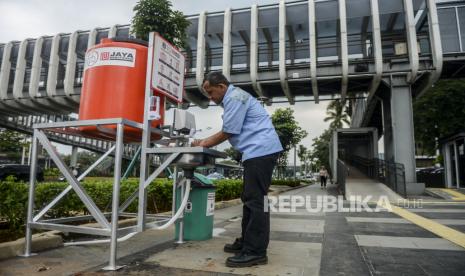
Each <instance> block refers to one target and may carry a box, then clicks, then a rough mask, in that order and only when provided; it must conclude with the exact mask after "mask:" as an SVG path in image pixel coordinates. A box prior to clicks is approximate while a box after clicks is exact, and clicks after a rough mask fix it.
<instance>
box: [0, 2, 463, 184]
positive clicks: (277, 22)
mask: <svg viewBox="0 0 465 276" xmlns="http://www.w3.org/2000/svg"><path fill="white" fill-rule="evenodd" d="M188 19H189V21H190V22H191V25H190V26H189V28H188V46H187V47H186V49H183V51H184V53H185V56H186V59H187V62H186V64H187V75H186V81H185V93H184V98H185V100H186V102H187V103H192V104H196V105H198V106H201V107H207V106H208V103H209V101H208V99H207V97H206V95H205V92H204V91H202V90H201V89H199V87H200V85H201V82H202V80H203V77H204V75H205V73H208V72H209V71H214V70H221V71H222V72H223V73H224V74H225V75H226V76H227V77H229V78H230V80H231V81H232V83H234V84H235V85H237V86H240V87H242V88H244V89H245V90H247V91H249V92H251V93H252V94H253V95H254V96H255V97H260V98H261V99H262V100H263V101H265V102H267V103H268V104H272V102H273V101H276V100H275V99H276V98H284V99H285V100H286V101H288V102H289V103H290V104H294V103H295V102H296V101H299V100H301V99H306V100H314V101H315V102H318V101H319V100H321V99H325V98H332V97H335V98H342V99H350V100H351V105H352V108H353V115H352V127H376V128H378V133H379V135H380V136H381V135H383V136H384V141H385V154H386V158H387V159H390V160H392V161H394V162H397V163H403V164H405V169H406V180H407V182H409V183H410V182H412V183H413V182H415V164H414V163H415V153H414V148H415V146H414V140H413V116H412V100H414V99H415V98H416V97H419V96H421V95H422V94H423V93H424V92H425V91H426V90H427V89H428V88H430V87H431V86H432V85H433V84H434V82H435V81H437V80H438V79H439V78H455V77H463V76H465V70H463V69H464V68H465V49H464V47H465V46H464V43H465V1H450V0H321V1H317V0H309V1H294V2H285V1H283V0H281V1H279V3H277V4H272V5H265V6H257V5H253V6H251V7H250V8H243V9H226V10H225V11H220V12H202V13H200V14H198V15H192V16H188ZM129 30H130V26H129V25H115V26H112V27H108V28H95V29H93V30H87V31H80V30H77V31H75V32H73V33H70V34H64V33H60V34H56V35H54V36H43V37H39V38H28V39H24V40H23V41H11V42H6V43H4V44H0V64H1V65H0V116H5V117H11V116H20V115H36V116H41V115H44V114H69V113H72V112H77V110H78V107H79V100H80V88H81V84H82V77H83V68H84V56H85V52H86V50H87V49H88V48H89V47H92V46H93V45H95V44H98V43H99V42H100V41H101V39H102V38H106V37H110V38H113V37H123V38H124V37H128V36H129V35H130V31H129ZM10 121H11V120H10Z"/></svg>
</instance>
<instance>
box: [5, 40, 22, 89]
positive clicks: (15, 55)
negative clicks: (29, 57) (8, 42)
mask: <svg viewBox="0 0 465 276" xmlns="http://www.w3.org/2000/svg"><path fill="white" fill-rule="evenodd" d="M18 52H19V43H15V44H13V47H12V49H11V55H10V63H11V67H10V76H9V79H8V90H7V93H8V94H9V93H13V85H14V81H15V73H16V63H17V61H18Z"/></svg>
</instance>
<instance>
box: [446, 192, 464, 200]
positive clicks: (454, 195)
mask: <svg viewBox="0 0 465 276" xmlns="http://www.w3.org/2000/svg"><path fill="white" fill-rule="evenodd" d="M440 190H441V191H443V192H445V193H447V194H449V195H450V196H451V197H452V200H465V195H464V194H462V193H460V192H457V191H454V190H452V189H440Z"/></svg>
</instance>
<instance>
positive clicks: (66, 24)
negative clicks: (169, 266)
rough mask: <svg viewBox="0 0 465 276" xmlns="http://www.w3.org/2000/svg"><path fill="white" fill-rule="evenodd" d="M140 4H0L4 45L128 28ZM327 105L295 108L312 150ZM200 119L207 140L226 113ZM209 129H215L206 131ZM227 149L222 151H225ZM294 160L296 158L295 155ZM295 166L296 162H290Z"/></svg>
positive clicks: (191, 0)
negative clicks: (64, 35)
mask: <svg viewBox="0 0 465 276" xmlns="http://www.w3.org/2000/svg"><path fill="white" fill-rule="evenodd" d="M278 2H279V1H278V0H263V1H246V0H234V1H231V0H213V1H212V0H208V1H206V0H174V1H172V3H173V7H174V8H175V9H177V10H180V11H182V12H183V13H184V14H185V15H191V14H198V13H199V12H200V11H202V10H206V11H212V12H214V11H223V10H225V9H226V8H227V7H231V8H243V7H249V6H251V5H252V4H255V3H256V4H259V5H263V4H270V3H278ZM135 3H137V1H136V0H0V12H1V16H0V26H1V27H0V43H5V42H8V41H12V40H23V39H25V38H37V37H40V36H43V35H54V34H57V33H60V32H61V33H70V32H73V31H75V30H90V29H93V28H95V27H109V26H112V25H115V24H128V23H130V21H131V18H132V16H133V12H132V8H133V6H134V5H135ZM326 105H327V102H323V103H320V104H318V105H316V104H313V103H311V102H305V103H297V104H296V105H294V106H292V108H293V109H294V110H295V117H296V119H297V120H298V122H299V123H300V125H301V127H302V128H303V129H305V130H306V131H307V132H308V133H309V135H308V137H307V138H305V139H304V140H303V141H302V144H304V145H305V146H306V147H310V146H311V144H312V139H313V138H314V137H317V136H319V135H320V134H321V133H322V132H323V130H324V129H326V128H327V126H328V124H327V123H325V122H323V118H324V117H325V110H326ZM283 107H289V105H288V104H275V105H273V106H271V107H267V110H268V112H269V113H270V114H271V113H272V112H273V111H274V110H275V109H277V108H283ZM191 111H192V112H194V113H195V115H196V119H197V120H196V121H197V125H198V128H200V129H204V131H202V132H200V133H198V137H200V138H201V137H205V136H208V135H210V134H213V133H215V132H216V131H218V130H220V129H221V113H222V109H221V108H218V107H212V108H209V109H207V110H201V109H194V108H193V109H191ZM207 128H211V129H209V130H206V129H207ZM224 147H225V146H224V145H223V146H222V147H220V148H224ZM291 156H292V154H291ZM290 161H291V163H292V162H293V161H292V159H291V158H290Z"/></svg>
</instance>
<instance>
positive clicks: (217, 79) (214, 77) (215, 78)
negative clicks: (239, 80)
mask: <svg viewBox="0 0 465 276" xmlns="http://www.w3.org/2000/svg"><path fill="white" fill-rule="evenodd" d="M206 81H208V83H209V84H210V85H213V86H218V85H220V84H224V85H226V86H229V81H228V79H227V78H226V77H225V76H224V75H223V74H222V73H221V72H218V71H215V72H210V73H208V74H207V75H205V78H204V79H203V82H202V84H204V83H205V82H206Z"/></svg>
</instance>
